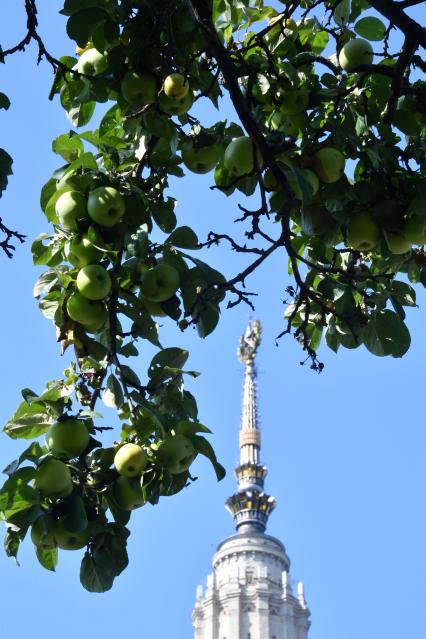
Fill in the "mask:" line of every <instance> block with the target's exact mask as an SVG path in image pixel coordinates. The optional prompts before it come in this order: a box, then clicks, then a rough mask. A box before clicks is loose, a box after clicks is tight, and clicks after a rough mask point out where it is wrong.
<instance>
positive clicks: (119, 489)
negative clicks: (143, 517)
mask: <svg viewBox="0 0 426 639" xmlns="http://www.w3.org/2000/svg"><path fill="white" fill-rule="evenodd" d="M113 496H114V500H115V502H116V504H117V506H119V507H120V508H122V509H123V510H135V508H140V507H141V506H143V505H144V504H145V499H144V497H143V492H142V487H141V485H140V482H139V481H137V480H133V481H132V480H129V478H128V477H124V475H120V477H119V478H118V479H117V481H116V482H115V484H114V488H113Z"/></svg>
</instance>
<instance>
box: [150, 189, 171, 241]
mask: <svg viewBox="0 0 426 639" xmlns="http://www.w3.org/2000/svg"><path fill="white" fill-rule="evenodd" d="M175 206H176V200H174V199H173V198H171V197H169V198H168V200H167V202H157V203H156V204H155V205H154V207H153V208H152V210H151V213H152V217H153V218H154V220H155V223H156V224H157V225H158V226H159V227H160V229H161V230H162V231H164V233H171V232H172V231H173V229H174V228H175V226H176V221H177V220H176V215H175V213H174V209H175Z"/></svg>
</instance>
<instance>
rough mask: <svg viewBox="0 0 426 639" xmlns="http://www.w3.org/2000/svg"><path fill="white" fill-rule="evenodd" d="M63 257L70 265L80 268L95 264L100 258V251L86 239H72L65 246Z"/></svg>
mask: <svg viewBox="0 0 426 639" xmlns="http://www.w3.org/2000/svg"><path fill="white" fill-rule="evenodd" d="M64 255H65V258H66V259H67V260H68V262H70V264H72V265H73V266H78V267H79V268H81V267H82V266H87V264H93V263H94V262H97V261H98V260H99V259H100V257H101V256H102V251H100V250H99V249H98V248H96V246H94V245H93V244H92V242H91V241H90V240H89V239H88V238H87V237H74V238H73V239H72V240H71V241H70V242H67V243H66V244H65V248H64Z"/></svg>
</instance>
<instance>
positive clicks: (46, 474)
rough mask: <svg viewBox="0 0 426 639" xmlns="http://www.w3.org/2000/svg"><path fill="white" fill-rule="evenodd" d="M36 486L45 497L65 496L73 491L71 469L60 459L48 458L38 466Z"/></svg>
mask: <svg viewBox="0 0 426 639" xmlns="http://www.w3.org/2000/svg"><path fill="white" fill-rule="evenodd" d="M35 487H36V488H37V490H39V491H40V492H41V493H43V495H44V496H45V497H65V496H66V495H69V494H70V493H71V492H72V477H71V472H70V469H69V468H68V466H67V465H66V464H64V462H61V461H59V459H53V458H49V459H46V460H45V461H44V462H43V463H42V464H41V466H39V467H38V468H37V472H36V477H35Z"/></svg>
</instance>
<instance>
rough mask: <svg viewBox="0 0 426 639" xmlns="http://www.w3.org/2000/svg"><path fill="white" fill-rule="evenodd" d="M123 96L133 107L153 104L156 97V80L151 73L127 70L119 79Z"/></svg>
mask: <svg viewBox="0 0 426 639" xmlns="http://www.w3.org/2000/svg"><path fill="white" fill-rule="evenodd" d="M121 93H122V94H123V98H124V99H125V100H126V101H127V102H128V103H129V104H131V105H132V106H133V107H143V106H145V105H147V104H153V103H154V102H155V101H156V99H157V81H156V79H155V76H153V75H152V73H148V72H147V71H142V73H136V72H135V71H127V73H126V74H125V75H124V77H123V80H122V81H121Z"/></svg>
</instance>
